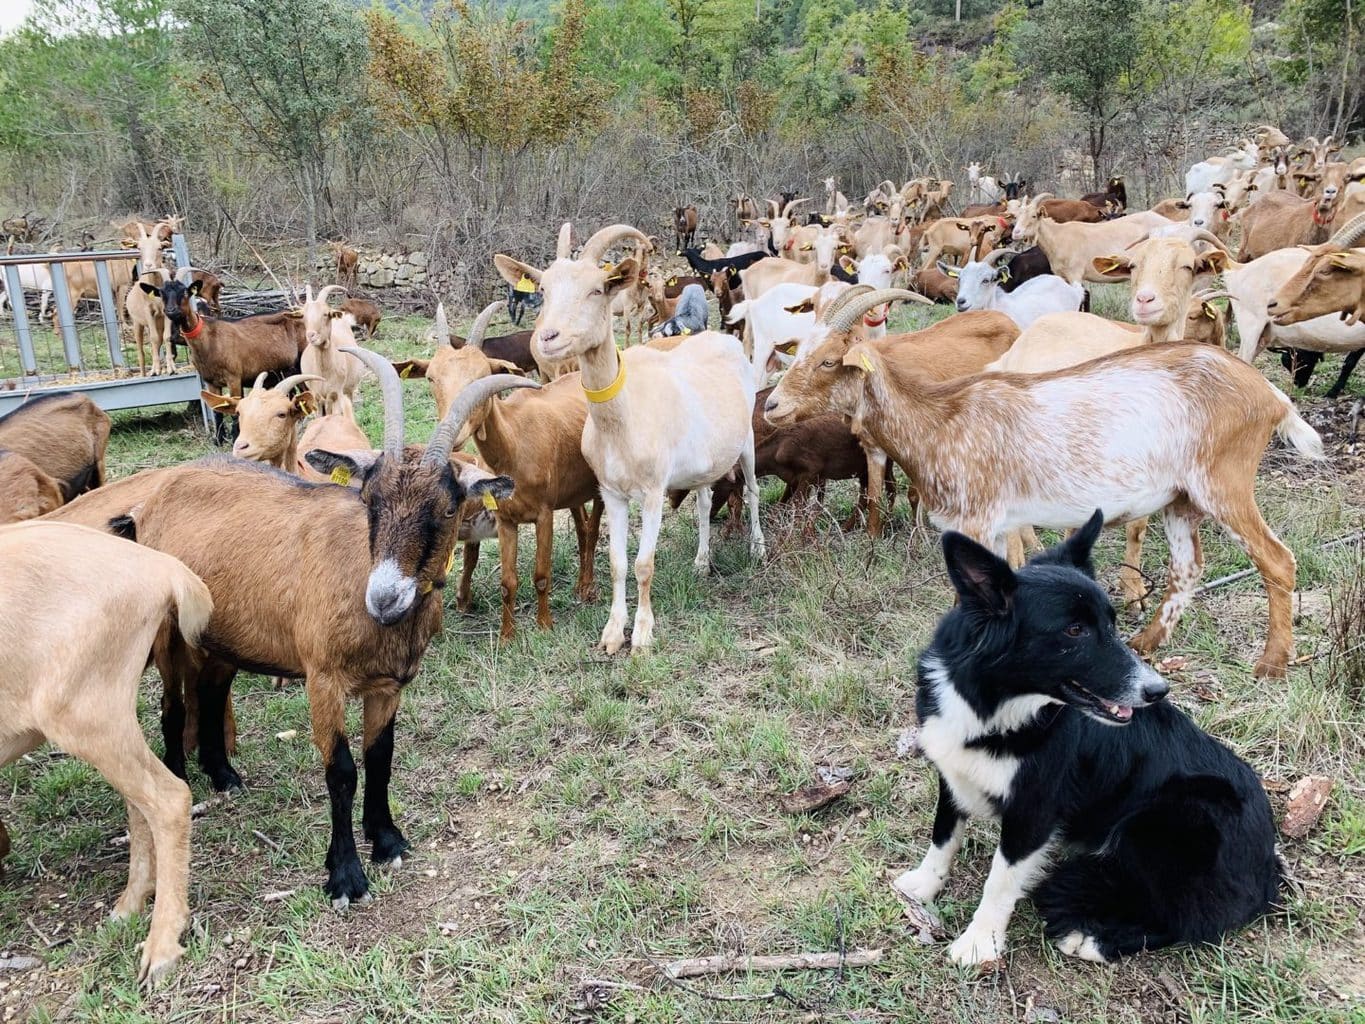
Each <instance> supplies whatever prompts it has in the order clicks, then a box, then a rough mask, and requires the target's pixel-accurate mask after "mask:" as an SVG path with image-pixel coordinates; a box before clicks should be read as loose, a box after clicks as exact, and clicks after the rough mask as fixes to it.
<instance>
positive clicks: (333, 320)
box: [299, 284, 365, 418]
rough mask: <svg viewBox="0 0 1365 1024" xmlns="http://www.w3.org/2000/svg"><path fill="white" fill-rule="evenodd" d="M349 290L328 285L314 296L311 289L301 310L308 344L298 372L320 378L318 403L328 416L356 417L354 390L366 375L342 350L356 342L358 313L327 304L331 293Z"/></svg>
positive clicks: (356, 361) (360, 364) (357, 363)
mask: <svg viewBox="0 0 1365 1024" xmlns="http://www.w3.org/2000/svg"><path fill="white" fill-rule="evenodd" d="M334 291H336V292H340V293H341V294H342V295H345V294H346V289H345V288H343V287H341V285H337V284H329V285H327V286H326V287H325V288H322V289H320V290H319V291H318V293H317V295H316V296H315V295H313V289H312V287H311V286H310V287H309V289H308V292H307V298H306V299H305V301H304V304H303V308H302V316H303V333H304V340H305V342H306V345H305V346H304V349H303V353H302V355H300V356H299V369H300V370H302V371H303V372H304V373H305V374H308V375H309V376H312V377H317V378H319V379H320V381H321V383H320V384H319V386H318V388H317V396H318V404H319V405H320V406H321V407H322V412H323V413H324V414H325V415H329V416H331V415H336V416H350V417H352V418H354V417H355V391H356V388H358V387H359V386H360V380H361V378H362V377H364V375H365V367H364V364H362V363H361V362H360V360H359V359H356V358H355V357H354V356H351V355H348V354H346V353H345V352H342V351H341V350H342V349H343V348H346V347H349V346H352V345H354V344H355V343H356V340H355V324H356V319H355V314H353V313H347V312H345V311H344V310H340V309H333V308H332V307H331V306H329V305H328V304H327V299H328V297H329V296H330V295H331V294H332V292H334Z"/></svg>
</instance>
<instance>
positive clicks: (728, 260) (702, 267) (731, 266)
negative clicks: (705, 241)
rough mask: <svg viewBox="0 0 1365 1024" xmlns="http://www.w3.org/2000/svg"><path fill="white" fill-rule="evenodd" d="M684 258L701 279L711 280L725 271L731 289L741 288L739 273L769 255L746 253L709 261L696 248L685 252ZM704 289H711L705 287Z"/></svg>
mask: <svg viewBox="0 0 1365 1024" xmlns="http://www.w3.org/2000/svg"><path fill="white" fill-rule="evenodd" d="M682 254H683V257H684V258H685V259H686V260H687V262H688V265H690V266H691V267H692V269H693V270H695V271H696V272H697V276H698V277H701V278H708V279H709V278H710V277H711V275H712V274H715V273H718V272H720V271H722V270H723V271H725V276H726V279H727V281H728V282H729V285H730V287H731V288H738V287H740V280H739V272H740V271H741V270H743V269H744V268H745V267H750V266H752V265H753V264H755V263H757V262H758V261H759V260H761V259H763V258H764V257H765V256H766V255H767V254H766V253H762V252H746V253H741V254H740V255H738V256H722V257H720V258H719V259H714V260H708V259H707V258H706V257H705V256H703V255H702V254H701V250H700V249H698V248H696V247H695V246H694V247H693V248H690V249H684V250H683V253H682ZM703 286H704V287H709V286H707V285H705V283H704V282H703Z"/></svg>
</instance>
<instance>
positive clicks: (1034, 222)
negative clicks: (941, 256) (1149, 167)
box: [1014, 193, 1170, 512]
mask: <svg viewBox="0 0 1365 1024" xmlns="http://www.w3.org/2000/svg"><path fill="white" fill-rule="evenodd" d="M1046 195H1047V193H1043V194H1042V195H1038V196H1034V197H1033V198H1032V199H1030V200H1029V201H1028V202H1026V203H1021V204H1020V207H1019V218H1018V220H1017V221H1016V222H1015V224H1014V240H1015V241H1016V242H1023V243H1025V244H1028V245H1032V244H1035V243H1036V244H1037V245H1038V246H1039V247H1040V248H1041V249H1042V250H1043V252H1044V253H1045V254H1046V255H1047V258H1048V262H1049V263H1051V264H1052V272H1053V273H1054V274H1056V275H1057V276H1058V277H1060V278H1064V279H1065V280H1067V281H1070V282H1071V283H1072V284H1080V283H1082V282H1083V281H1108V280H1111V278H1107V277H1105V276H1104V275H1103V274H1101V273H1099V272H1098V271H1097V270H1096V269H1095V265H1094V261H1095V259H1096V258H1097V257H1100V256H1106V255H1108V254H1109V253H1113V252H1123V250H1124V249H1126V248H1128V246H1130V245H1132V244H1133V243H1134V242H1137V241H1139V240H1140V239H1141V238H1143V237H1144V236H1146V235H1147V234H1148V233H1149V232H1150V231H1152V230H1153V229H1155V228H1160V227H1163V226H1165V225H1167V224H1169V223H1170V221H1169V220H1167V219H1166V218H1165V217H1163V216H1161V214H1159V213H1152V212H1151V211H1150V210H1143V211H1141V212H1139V213H1130V214H1128V215H1127V216H1124V217H1116V218H1114V219H1113V220H1107V221H1101V222H1100V223H1098V224H1086V223H1084V222H1082V221H1072V222H1070V223H1067V224H1058V223H1057V222H1056V221H1054V220H1051V219H1049V218H1048V217H1047V216H1045V215H1043V214H1041V213H1040V212H1039V209H1038V204H1039V202H1040V201H1041V200H1042V199H1043V198H1044V197H1045V196H1046ZM1091 511H1092V512H1093V511H1094V509H1091Z"/></svg>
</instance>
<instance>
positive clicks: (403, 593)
mask: <svg viewBox="0 0 1365 1024" xmlns="http://www.w3.org/2000/svg"><path fill="white" fill-rule="evenodd" d="M416 597H417V580H416V579H414V578H413V577H411V576H404V575H403V572H402V570H401V569H399V568H398V563H397V562H396V561H394V560H393V559H392V558H386V559H384V560H383V561H382V562H380V563H379V564H378V565H376V566H375V567H374V568H373V569H371V570H370V581H369V583H368V584H366V586H365V610H366V611H368V612H369V613H370V616H371V618H373V619H374V620H375V621H376V622H378V623H380V624H381V625H385V626H387V625H391V624H392V623H395V622H397V621H398V620H399V619H401V618H402V617H403V616H404V615H406V614H407V611H408V609H409V608H411V607H412V602H413V601H414V600H415V599H416Z"/></svg>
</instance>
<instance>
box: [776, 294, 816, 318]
mask: <svg viewBox="0 0 1365 1024" xmlns="http://www.w3.org/2000/svg"><path fill="white" fill-rule="evenodd" d="M783 309H785V310H786V311H787V312H788V313H791V314H792V315H793V316H800V315H801V314H802V313H814V312H815V296H813V295H812V296H811V297H810V298H806V299H802V300H801V301H800V302H798V303H797V304H796V305H794V306H784V307H783Z"/></svg>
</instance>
